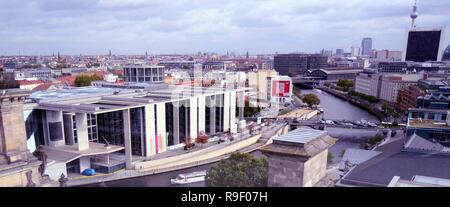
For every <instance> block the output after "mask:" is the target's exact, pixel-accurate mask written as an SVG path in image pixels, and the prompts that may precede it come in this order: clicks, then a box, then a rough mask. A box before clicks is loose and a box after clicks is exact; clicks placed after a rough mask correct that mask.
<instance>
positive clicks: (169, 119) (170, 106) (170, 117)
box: [155, 103, 175, 146]
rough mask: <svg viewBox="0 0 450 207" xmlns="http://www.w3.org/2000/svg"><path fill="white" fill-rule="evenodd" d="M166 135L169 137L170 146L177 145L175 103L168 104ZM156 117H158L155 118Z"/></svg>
mask: <svg viewBox="0 0 450 207" xmlns="http://www.w3.org/2000/svg"><path fill="white" fill-rule="evenodd" d="M165 108H166V134H167V135H168V146H172V145H174V144H175V141H174V136H173V130H174V128H173V103H166V105H165ZM155 117H156V116H155Z"/></svg>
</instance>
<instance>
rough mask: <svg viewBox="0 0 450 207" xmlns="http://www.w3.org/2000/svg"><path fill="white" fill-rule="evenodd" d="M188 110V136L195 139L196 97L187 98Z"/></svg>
mask: <svg viewBox="0 0 450 207" xmlns="http://www.w3.org/2000/svg"><path fill="white" fill-rule="evenodd" d="M189 110H190V114H191V115H190V116H189V117H190V120H189V121H190V123H191V124H190V126H187V127H190V130H189V131H190V134H189V136H190V137H191V138H192V139H193V140H195V138H197V136H198V135H197V98H195V97H194V98H190V99H189Z"/></svg>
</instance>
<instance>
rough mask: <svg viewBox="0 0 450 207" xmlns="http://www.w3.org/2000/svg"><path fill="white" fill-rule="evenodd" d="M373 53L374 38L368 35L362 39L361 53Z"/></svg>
mask: <svg viewBox="0 0 450 207" xmlns="http://www.w3.org/2000/svg"><path fill="white" fill-rule="evenodd" d="M371 53H372V38H370V37H366V38H363V39H362V41H361V55H364V56H370V55H371Z"/></svg>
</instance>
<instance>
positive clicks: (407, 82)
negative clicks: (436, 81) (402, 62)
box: [378, 74, 424, 104]
mask: <svg viewBox="0 0 450 207" xmlns="http://www.w3.org/2000/svg"><path fill="white" fill-rule="evenodd" d="M423 78H424V75H423V74H411V75H400V74H399V75H383V77H382V78H381V87H380V96H379V97H378V98H379V99H381V100H385V101H387V102H389V103H393V104H395V103H397V98H398V92H399V90H401V89H404V88H407V87H409V86H411V85H414V84H417V81H418V80H420V79H423Z"/></svg>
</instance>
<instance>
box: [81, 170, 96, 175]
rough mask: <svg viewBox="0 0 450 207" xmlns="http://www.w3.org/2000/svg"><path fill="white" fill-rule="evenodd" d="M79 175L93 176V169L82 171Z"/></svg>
mask: <svg viewBox="0 0 450 207" xmlns="http://www.w3.org/2000/svg"><path fill="white" fill-rule="evenodd" d="M81 174H82V175H85V176H93V175H95V169H92V168H88V169H86V170H83V172H82V173H81Z"/></svg>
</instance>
